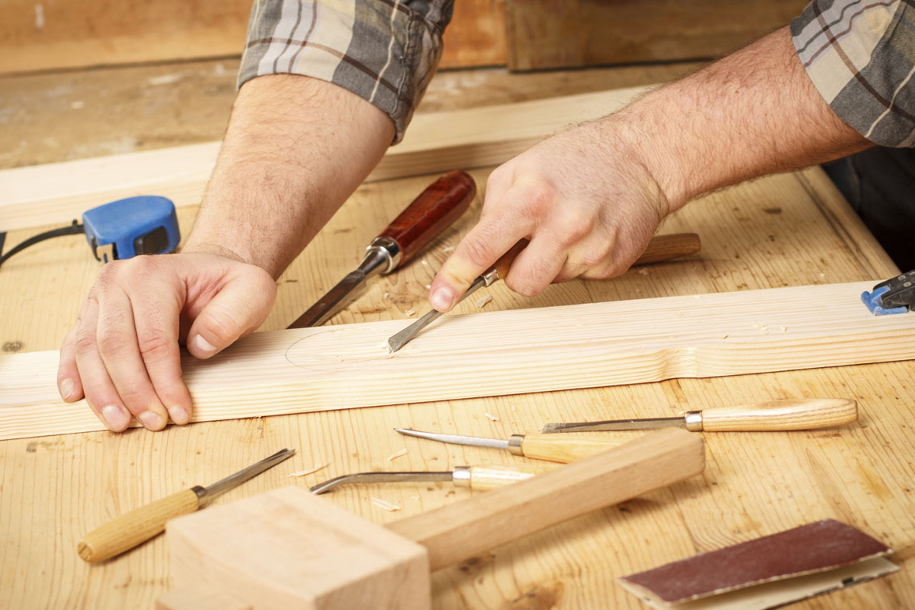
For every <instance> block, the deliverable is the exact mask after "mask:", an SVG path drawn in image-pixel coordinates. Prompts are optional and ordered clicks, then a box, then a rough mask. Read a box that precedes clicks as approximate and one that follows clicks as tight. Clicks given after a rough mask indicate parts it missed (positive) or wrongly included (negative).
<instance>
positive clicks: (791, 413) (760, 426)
mask: <svg viewBox="0 0 915 610" xmlns="http://www.w3.org/2000/svg"><path fill="white" fill-rule="evenodd" d="M701 415H702V429H703V430H707V431H709V432H732V431H740V430H812V429H815V428H829V427H832V426H841V425H844V424H849V423H851V422H854V421H857V419H858V403H856V402H855V401H854V400H849V399H847V398H807V399H796V400H772V401H769V402H760V403H756V404H751V405H740V406H735V407H713V408H711V409H705V410H703V411H701Z"/></svg>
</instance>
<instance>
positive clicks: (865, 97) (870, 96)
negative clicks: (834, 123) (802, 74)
mask: <svg viewBox="0 0 915 610" xmlns="http://www.w3.org/2000/svg"><path fill="white" fill-rule="evenodd" d="M791 35H792V37H793V38H794V46H795V48H796V49H797V53H798V57H799V58H800V60H801V63H802V64H803V65H804V68H805V69H806V70H807V74H808V75H809V76H810V78H811V80H812V81H813V84H814V85H815V86H816V88H817V90H818V91H819V92H820V94H821V95H822V96H823V99H825V100H826V102H828V103H829V106H830V107H831V108H832V109H833V110H834V111H835V113H836V114H837V115H838V116H839V118H841V119H842V120H843V121H845V123H847V124H848V125H850V126H851V127H853V128H854V129H856V130H857V131H858V132H860V133H861V134H862V135H863V136H864V137H866V138H867V139H868V140H870V141H872V142H874V143H875V144H879V145H881V146H893V147H904V146H905V147H911V146H915V1H913V0H863V1H862V0H814V1H813V2H811V3H810V4H809V5H807V7H806V8H805V9H804V12H803V13H802V14H801V15H800V16H799V17H797V18H796V19H795V20H794V21H792V22H791Z"/></svg>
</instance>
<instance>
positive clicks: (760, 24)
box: [505, 0, 807, 70]
mask: <svg viewBox="0 0 915 610" xmlns="http://www.w3.org/2000/svg"><path fill="white" fill-rule="evenodd" d="M806 4H807V2H806V0H776V1H772V0H749V1H747V0H745V1H743V2H724V1H721V0H693V1H692V2H678V1H677V0H640V1H622V2H619V1H617V2H606V0H506V5H505V21H506V37H507V43H506V44H507V47H508V67H509V69H511V70H542V69H544V68H562V67H581V66H594V65H600V64H621V63H630V62H644V61H659V60H665V61H671V60H680V59H696V58H706V57H720V56H722V55H725V54H727V53H730V52H731V51H734V50H735V49H737V48H738V47H740V46H742V45H744V44H747V43H748V42H750V41H752V40H755V39H757V38H759V37H761V36H763V35H765V34H768V33H769V32H771V31H772V30H775V29H776V28H778V27H780V26H783V25H786V24H787V23H788V22H789V21H790V20H791V19H792V18H793V17H795V16H796V15H798V14H799V13H800V12H801V9H803V8H804V6H805V5H806Z"/></svg>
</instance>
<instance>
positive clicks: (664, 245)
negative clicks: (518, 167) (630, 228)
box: [388, 233, 701, 353]
mask: <svg viewBox="0 0 915 610" xmlns="http://www.w3.org/2000/svg"><path fill="white" fill-rule="evenodd" d="M528 243H530V242H528V240H526V239H522V240H521V241H519V242H518V243H516V244H515V245H514V246H512V247H511V249H510V250H509V251H508V252H506V253H505V254H503V255H502V256H501V257H500V258H499V260H497V261H496V262H495V263H494V264H493V266H492V267H490V268H489V269H488V270H487V271H486V272H485V273H483V274H482V275H481V276H480V277H478V278H477V279H475V280H474V281H473V283H472V284H471V285H470V287H469V288H468V289H467V291H466V292H465V293H464V295H463V296H462V297H461V299H460V300H461V301H463V300H464V299H466V298H467V297H468V296H470V295H471V294H473V293H474V292H476V291H477V290H479V289H480V288H482V287H483V286H490V285H492V284H493V283H495V282H497V281H499V280H500V279H502V278H504V277H505V276H506V275H507V274H508V270H509V269H510V268H511V266H512V263H513V262H514V260H515V257H516V256H518V254H519V253H520V252H521V251H522V250H524V248H526V247H527V244H528ZM700 247H701V245H700V242H699V236H698V235H696V234H695V233H674V234H671V235H656V236H655V237H653V238H652V239H651V241H650V242H648V247H647V248H645V251H644V252H642V255H641V256H640V257H639V258H638V259H637V260H636V261H635V262H634V263H632V264H633V266H635V265H647V264H649V263H659V262H661V261H666V260H670V259H672V258H677V257H680V256H687V255H689V254H695V253H696V252H698V251H699V249H700ZM441 315H442V312H440V311H436V310H434V309H433V310H432V311H430V312H428V313H427V314H425V315H424V316H423V317H421V318H420V319H419V320H417V321H416V322H414V323H412V324H411V325H409V326H408V327H406V328H405V329H403V330H402V331H400V332H399V333H397V334H396V335H393V336H392V337H390V338H389V339H388V349H389V350H391V353H394V352H396V351H397V350H399V349H400V348H402V347H403V346H404V345H406V344H407V343H409V342H410V340H411V339H413V337H415V336H416V335H417V334H418V333H419V331H421V330H422V329H424V328H425V327H426V326H428V325H429V324H431V323H432V322H434V321H435V320H437V319H438V318H439V316H441Z"/></svg>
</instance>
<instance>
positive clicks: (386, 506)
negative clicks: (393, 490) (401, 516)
mask: <svg viewBox="0 0 915 610" xmlns="http://www.w3.org/2000/svg"><path fill="white" fill-rule="evenodd" d="M370 499H371V501H372V504H374V505H375V506H377V507H378V508H380V509H382V510H386V511H389V512H392V513H393V512H395V511H398V510H400V507H399V506H397V505H396V504H393V503H391V502H388V501H387V500H382V499H381V498H376V497H375V496H371V498H370Z"/></svg>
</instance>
